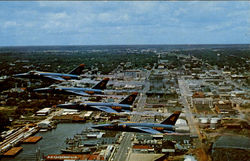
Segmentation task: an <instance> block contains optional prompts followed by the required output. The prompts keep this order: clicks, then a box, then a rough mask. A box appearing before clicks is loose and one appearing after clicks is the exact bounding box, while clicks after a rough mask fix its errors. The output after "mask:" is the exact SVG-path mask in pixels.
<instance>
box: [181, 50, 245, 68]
mask: <svg viewBox="0 0 250 161" xmlns="http://www.w3.org/2000/svg"><path fill="white" fill-rule="evenodd" d="M176 53H180V54H185V55H191V56H195V57H197V58H200V59H202V60H203V61H205V62H207V63H209V64H210V65H217V66H218V67H219V68H223V67H224V66H229V67H231V68H239V67H244V70H247V71H249V70H250V65H249V63H247V62H246V61H247V60H249V59H250V49H234V48H228V49H227V48H225V49H213V50H212V49H203V50H192V51H178V52H176Z"/></svg>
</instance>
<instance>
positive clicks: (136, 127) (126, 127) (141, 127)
mask: <svg viewBox="0 0 250 161" xmlns="http://www.w3.org/2000/svg"><path fill="white" fill-rule="evenodd" d="M180 113H181V111H175V112H174V113H173V114H172V115H171V116H169V117H168V118H167V119H166V120H164V121H163V122H161V123H134V122H121V123H117V122H116V123H111V124H101V125H94V126H92V128H95V129H99V130H113V131H126V132H142V133H149V134H163V133H174V132H175V127H174V125H175V123H176V121H177V119H178V118H179V115H180Z"/></svg>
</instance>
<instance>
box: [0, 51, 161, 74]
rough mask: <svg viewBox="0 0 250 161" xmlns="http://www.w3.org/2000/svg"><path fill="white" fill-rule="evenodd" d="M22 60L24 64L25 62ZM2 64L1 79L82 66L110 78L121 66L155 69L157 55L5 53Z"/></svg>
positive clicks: (67, 69)
mask: <svg viewBox="0 0 250 161" xmlns="http://www.w3.org/2000/svg"><path fill="white" fill-rule="evenodd" d="M23 60H25V62H22V61H23ZM26 61H27V62H26ZM0 62H2V65H1V66H0V72H1V73H0V74H1V75H12V74H15V73H20V72H27V71H29V70H41V71H51V72H63V73H67V72H69V71H70V70H72V69H73V68H75V67H76V66H78V65H79V64H82V63H84V64H85V65H86V68H87V69H91V68H98V70H99V71H100V72H101V73H102V74H108V73H109V72H111V71H112V70H114V69H115V68H116V67H117V66H118V65H119V64H120V63H121V62H123V63H126V62H131V68H143V67H145V66H146V65H151V66H152V65H153V64H154V63H156V62H157V56H156V55H155V54H154V53H145V54H131V53H129V54H128V53H119V54H115V53H107V52H94V53H88V52H75V53H72V52H70V53H67V52H41V53H33V52H31V53H2V54H1V57H0ZM13 63H14V64H15V65H14V64H13ZM24 67H25V68H24Z"/></svg>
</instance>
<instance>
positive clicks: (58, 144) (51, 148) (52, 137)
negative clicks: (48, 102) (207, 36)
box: [1, 123, 91, 161]
mask: <svg viewBox="0 0 250 161" xmlns="http://www.w3.org/2000/svg"><path fill="white" fill-rule="evenodd" d="M90 125H91V124H90V123H84V124H83V123H64V124H58V125H57V128H56V129H53V130H51V131H47V132H38V133H37V134H36V135H35V136H42V137H43V138H42V140H40V141H39V142H38V143H36V144H21V145H20V146H21V147H23V151H22V152H21V153H19V154H18V155H17V156H15V157H14V158H2V159H1V160H3V161H7V160H8V161H10V160H11V161H34V160H36V155H37V151H38V150H39V149H40V153H41V155H48V154H61V151H60V149H61V148H65V146H66V144H65V139H66V138H71V137H73V136H74V135H75V134H77V133H80V132H81V131H82V130H83V129H84V128H86V127H89V126H90Z"/></svg>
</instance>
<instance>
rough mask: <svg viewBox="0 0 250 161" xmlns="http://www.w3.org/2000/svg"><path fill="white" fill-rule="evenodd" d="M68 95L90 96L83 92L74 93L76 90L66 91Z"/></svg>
mask: <svg viewBox="0 0 250 161" xmlns="http://www.w3.org/2000/svg"><path fill="white" fill-rule="evenodd" d="M65 91H66V92H68V93H72V94H75V95H78V96H90V95H89V94H88V93H86V92H83V91H74V90H65Z"/></svg>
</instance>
